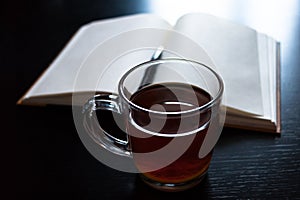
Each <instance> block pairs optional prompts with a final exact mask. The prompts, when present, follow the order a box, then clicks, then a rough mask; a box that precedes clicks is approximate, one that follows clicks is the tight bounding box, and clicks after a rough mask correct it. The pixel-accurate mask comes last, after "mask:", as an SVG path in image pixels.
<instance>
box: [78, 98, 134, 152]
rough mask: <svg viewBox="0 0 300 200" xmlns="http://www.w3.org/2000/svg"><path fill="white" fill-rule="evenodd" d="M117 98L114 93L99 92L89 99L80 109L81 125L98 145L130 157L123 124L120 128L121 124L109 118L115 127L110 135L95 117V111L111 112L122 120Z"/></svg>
mask: <svg viewBox="0 0 300 200" xmlns="http://www.w3.org/2000/svg"><path fill="white" fill-rule="evenodd" d="M118 98H119V97H118V95H116V94H112V93H101V94H96V95H95V96H94V97H92V98H91V99H89V100H88V101H87V103H85V105H84V106H83V110H82V113H83V125H84V129H85V130H86V132H87V133H88V134H89V136H90V137H91V138H92V139H93V140H94V141H95V142H96V143H97V144H98V145H100V146H101V147H103V148H105V149H107V150H109V151H110V152H112V153H114V154H117V155H120V156H126V157H131V152H130V150H129V145H128V137H127V134H126V133H125V132H123V131H122V128H124V127H125V126H123V127H121V128H120V125H122V124H119V123H118V124H117V123H116V122H115V121H114V119H113V120H111V121H112V124H113V126H114V127H116V128H115V130H114V131H116V132H115V133H114V135H112V134H111V133H108V132H107V131H106V130H105V128H103V124H102V125H101V123H100V122H99V120H100V118H99V119H98V117H97V111H103V113H104V112H113V116H114V117H115V116H116V117H119V118H120V119H121V120H118V121H119V122H123V121H124V118H123V117H122V113H121V111H120V107H119V104H118ZM123 130H124V129H123Z"/></svg>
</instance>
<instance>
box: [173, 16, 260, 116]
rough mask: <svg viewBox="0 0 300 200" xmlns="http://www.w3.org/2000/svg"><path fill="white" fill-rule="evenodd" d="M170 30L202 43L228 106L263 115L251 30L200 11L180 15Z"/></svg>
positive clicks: (257, 63)
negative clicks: (221, 81) (217, 73)
mask: <svg viewBox="0 0 300 200" xmlns="http://www.w3.org/2000/svg"><path fill="white" fill-rule="evenodd" d="M174 29H175V30H177V31H179V32H181V33H184V34H185V35H187V36H189V37H190V38H192V39H193V40H194V41H195V42H197V43H198V44H199V45H200V46H202V47H203V48H204V49H205V50H206V51H207V53H208V55H209V56H210V57H211V58H212V60H213V61H214V62H215V65H216V67H217V69H218V71H219V73H220V74H221V76H222V77H223V79H224V82H225V92H226V105H227V106H228V107H232V108H234V109H237V110H241V111H244V112H248V113H252V114H254V115H263V114H264V110H263V101H262V90H261V84H260V81H261V80H260V68H259V59H258V49H257V48H258V47H257V33H256V31H255V30H253V29H250V28H248V27H245V26H242V25H237V24H234V23H231V22H229V21H227V20H223V19H220V18H217V17H214V16H211V15H206V14H200V13H195V14H187V15H184V16H183V17H181V18H180V19H179V20H178V21H177V23H176V25H175V28H174Z"/></svg>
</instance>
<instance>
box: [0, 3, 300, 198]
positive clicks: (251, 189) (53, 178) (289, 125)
mask: <svg viewBox="0 0 300 200" xmlns="http://www.w3.org/2000/svg"><path fill="white" fill-rule="evenodd" d="M151 2H153V1H144V0H131V1H129V0H128V1H125V0H124V1H121V0H119V1H117V0H110V1H104V0H99V1H96V0H94V1H91V0H89V1H79V0H75V1H71V0H52V1H50V0H49V1H42V0H40V1H38V0H36V1H34V0H31V1H11V2H6V3H4V4H3V5H4V6H3V7H2V8H1V15H2V17H1V19H2V20H3V21H2V20H1V21H2V22H1V24H2V27H1V57H0V58H1V60H0V61H1V70H2V73H1V80H2V81H3V84H2V87H3V88H2V89H3V90H2V91H5V92H6V91H7V94H8V95H5V96H7V98H5V100H7V99H8V100H9V101H10V102H12V104H13V105H12V106H15V103H16V101H17V100H18V99H19V98H20V97H21V96H22V95H23V94H24V93H25V92H26V91H27V90H28V88H29V87H30V86H31V85H32V84H33V83H34V81H35V80H36V79H37V78H38V77H39V75H40V74H41V73H42V72H43V71H44V70H45V69H46V68H47V67H48V66H49V64H50V63H51V62H52V61H53V59H54V58H55V57H56V56H57V55H58V54H59V52H60V51H61V49H62V48H63V47H64V46H65V44H66V43H67V42H68V41H69V39H70V38H71V36H72V35H73V34H74V33H75V32H76V31H77V30H78V28H79V27H80V26H81V25H83V24H85V23H88V22H90V21H93V20H98V19H104V18H110V17H115V16H122V15H128V14H134V13H141V12H154V13H156V12H158V11H160V12H162V13H164V12H165V13H168V12H170V11H174V13H175V14H176V10H178V8H177V9H176V7H175V6H174V5H172V6H174V7H175V9H174V8H172V6H170V7H168V6H165V7H157V8H156V7H153V6H151V5H150V4H151ZM161 2H164V1H161ZM174 2H179V1H174ZM184 2H185V4H184V5H185V6H186V7H187V9H189V6H190V9H191V10H193V11H194V10H195V7H196V10H197V9H199V11H202V10H201V9H202V8H203V7H205V5H207V4H206V3H208V2H209V1H199V4H198V5H197V6H198V7H197V6H195V5H191V4H189V1H184ZM230 2H231V3H232V4H233V6H232V7H231V9H229V10H228V14H227V15H226V14H224V13H221V12H220V13H218V11H219V10H220V9H212V7H209V8H210V10H209V9H208V11H210V12H211V13H212V14H218V15H224V17H226V18H229V19H231V20H234V21H236V22H238V23H242V24H245V25H248V26H251V27H253V28H257V29H258V30H260V31H264V32H266V33H267V34H269V35H271V36H273V37H275V38H276V39H277V40H279V41H280V42H281V47H282V56H281V59H282V66H281V67H282V69H281V77H282V80H281V94H282V99H281V100H282V108H281V111H282V132H281V135H274V134H270V133H261V132H253V131H244V130H238V129H229V128H225V129H224V131H223V133H222V136H221V138H220V140H219V142H218V144H217V146H216V149H215V152H214V155H213V160H212V163H211V166H210V169H209V173H208V176H207V177H206V179H205V180H204V181H203V182H202V183H201V184H200V185H199V186H197V187H195V188H193V189H191V190H188V191H185V192H181V193H176V194H175V193H163V192H159V191H155V190H153V189H151V188H149V187H147V186H146V185H144V184H143V183H142V182H141V181H140V180H139V178H138V177H137V176H136V175H135V174H128V173H124V172H119V171H116V170H113V169H111V168H109V167H107V166H104V165H103V164H101V163H100V162H99V161H97V160H96V159H95V158H94V157H93V156H92V155H91V154H89V153H88V151H87V150H86V149H85V147H84V146H83V145H82V143H81V141H80V139H79V137H78V135H77V132H76V129H75V126H74V122H73V119H72V111H71V108H70V107H62V106H49V107H30V106H16V115H15V120H13V119H14V116H11V115H13V114H12V113H13V112H12V109H11V107H10V106H4V109H3V110H4V111H8V116H9V117H8V119H9V120H8V121H3V122H2V123H3V125H4V127H8V129H3V132H2V134H3V135H5V136H7V135H8V136H12V138H10V137H9V139H8V140H6V139H3V143H4V145H2V147H3V148H4V150H3V151H2V152H3V153H4V157H3V158H5V159H7V161H5V162H4V161H3V162H2V163H3V165H7V164H8V169H6V170H3V172H4V175H5V177H7V179H5V180H7V181H5V185H6V187H5V191H6V192H8V193H9V195H10V197H11V198H13V199H14V198H16V197H22V198H26V199H27V198H28V199H35V198H36V199H53V198H60V197H64V198H67V199H141V198H143V199H166V198H190V199H193V198H197V199H300V188H299V185H300V183H299V180H300V123H299V120H300V104H299V101H300V84H299V83H300V78H299V77H300V57H299V55H300V42H299V35H300V14H299V13H300V6H299V1H287V2H286V4H288V3H289V4H291V2H294V4H293V5H291V6H290V7H287V6H286V4H285V2H284V1H257V2H256V3H255V4H254V5H253V6H252V8H250V7H248V6H247V2H250V1H230ZM156 4H157V3H156ZM158 4H159V3H158ZM174 4H175V3H174ZM277 4H278V5H277ZM181 5H182V4H181ZM268 5H270V6H269V7H268ZM221 6H222V5H219V4H218V3H217V2H215V7H213V8H222V7H221ZM223 6H224V5H223ZM263 6H265V7H263ZM164 9H165V10H164ZM272 9H273V10H272ZM205 11H207V10H205ZM276 11H278V12H276ZM279 11H280V12H279ZM259 13H260V15H259ZM272 13H273V14H274V13H275V14H274V16H273V15H271V14H272ZM178 14H179V13H178ZM179 16H180V14H179V15H178V17H179ZM253 16H254V17H255V16H257V20H256V21H255V20H254V21H253V20H252V21H251V20H250V21H249V20H248V19H252V18H251V17H253ZM13 74H16V76H14V75H13ZM12 82H15V83H16V84H15V85H14V84H12ZM14 87H16V96H14V95H13V94H12V91H13V90H14ZM7 105H11V104H7ZM11 119H12V120H11ZM11 130H16V131H13V132H11ZM6 188H7V189H6Z"/></svg>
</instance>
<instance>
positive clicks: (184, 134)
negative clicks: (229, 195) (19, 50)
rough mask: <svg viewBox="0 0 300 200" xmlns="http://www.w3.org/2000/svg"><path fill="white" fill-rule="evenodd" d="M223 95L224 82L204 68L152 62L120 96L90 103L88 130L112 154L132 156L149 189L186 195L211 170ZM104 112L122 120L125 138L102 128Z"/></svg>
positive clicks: (127, 80)
mask: <svg viewBox="0 0 300 200" xmlns="http://www.w3.org/2000/svg"><path fill="white" fill-rule="evenodd" d="M223 90H224V86H223V81H222V78H221V77H220V76H219V75H218V74H217V73H216V72H215V71H214V70H212V69H211V68H210V67H208V66H205V65H204V64H201V63H198V62H195V61H191V60H184V59H163V60H154V61H149V62H146V63H142V64H140V65H138V66H136V67H133V68H132V69H130V70H129V71H127V72H126V73H125V74H124V75H123V76H122V78H121V80H120V81H119V85H118V95H117V94H116V95H105V94H102V95H101V94H100V95H95V96H94V97H93V98H92V99H90V100H89V101H88V102H87V103H86V104H85V106H84V120H85V121H86V124H87V125H86V129H87V132H88V133H89V135H90V136H91V137H92V138H93V139H94V140H95V141H96V142H97V143H99V144H101V146H103V147H105V148H106V149H109V150H110V151H111V152H112V153H115V154H118V155H124V156H129V157H131V158H132V159H133V162H134V164H135V166H136V168H137V169H138V171H139V173H140V176H141V178H142V180H143V181H144V182H145V183H147V184H148V185H150V186H152V187H154V188H156V189H159V190H163V191H182V190H186V189H188V188H191V187H193V186H195V185H197V184H198V183H199V182H200V181H201V180H202V179H203V177H204V175H205V174H206V172H207V170H208V167H209V164H210V160H211V157H212V152H213V148H214V146H215V144H216V142H217V140H218V138H219V136H220V134H221V131H222V127H223V124H224V120H225V110H224V108H223V106H221V105H222V96H223ZM102 110H109V111H112V113H115V114H116V116H118V117H114V120H115V121H116V124H118V125H119V126H120V128H121V129H123V130H124V132H125V133H126V137H125V138H123V139H122V138H118V137H116V136H115V135H114V134H112V133H107V132H106V131H104V129H103V127H101V125H99V122H98V119H97V115H96V114H97V113H96V112H97V111H102ZM120 116H121V117H120ZM95 129H100V130H101V131H100V132H101V133H100V134H103V135H102V136H105V137H99V135H95V134H99V130H98V131H94V130H95ZM99 138H101V139H99ZM103 138H104V139H103Z"/></svg>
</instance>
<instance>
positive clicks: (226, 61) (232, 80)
mask: <svg viewBox="0 0 300 200" xmlns="http://www.w3.org/2000/svg"><path fill="white" fill-rule="evenodd" d="M151 28H152V29H156V30H175V31H176V32H178V33H180V34H182V35H184V36H186V37H187V38H190V39H191V41H192V42H194V43H196V44H197V45H198V46H200V47H201V48H203V51H201V50H199V52H197V51H194V49H192V50H190V52H191V54H190V56H189V55H188V56H187V58H189V59H194V60H197V61H199V62H202V63H204V64H207V65H213V66H216V67H217V69H218V72H219V73H220V74H221V76H222V77H223V79H224V82H225V92H226V102H225V103H226V107H227V115H226V122H225V126H229V127H236V128H242V129H251V130H258V131H266V132H277V133H279V132H280V88H279V86H280V76H279V75H280V68H279V67H280V62H279V57H280V55H279V52H280V51H279V43H278V42H277V41H276V40H274V39H272V38H271V37H268V36H267V35H265V34H262V33H258V32H257V31H255V30H253V29H251V28H249V27H246V26H243V25H239V24H236V23H233V22H231V21H228V20H225V19H221V18H219V17H215V16H211V15H207V14H201V13H190V14H186V15H184V16H182V17H181V18H179V19H178V20H177V22H176V24H175V25H171V24H169V23H168V22H167V21H165V20H164V19H162V18H160V17H159V16H156V15H152V14H138V15H132V16H125V17H118V18H113V19H106V20H99V21H95V22H92V23H89V24H86V25H84V26H83V27H81V28H80V29H79V30H78V31H77V32H76V33H75V35H74V36H73V37H72V38H71V40H70V41H69V42H68V44H67V45H66V46H65V48H64V49H63V50H62V51H61V53H60V54H59V55H58V56H57V58H56V59H55V60H54V61H53V62H52V63H51V65H50V66H49V67H48V68H47V70H45V72H44V73H43V74H42V75H41V76H40V77H39V79H38V80H37V81H36V82H35V83H34V84H33V86H32V87H31V88H30V89H29V90H28V92H27V93H26V94H25V95H24V96H23V97H22V98H21V99H20V100H19V101H18V104H26V105H47V104H57V105H71V104H72V94H74V93H78V94H85V91H87V92H88V91H95V90H97V91H99V92H115V89H116V86H117V83H118V81H119V79H120V78H121V76H122V74H123V73H124V72H125V71H126V70H128V68H126V67H123V66H129V67H133V66H134V65H136V64H139V63H142V62H145V61H147V60H149V59H150V58H151V55H152V54H153V53H154V51H153V48H152V49H151V48H146V47H145V45H144V47H145V48H141V49H140V51H135V52H134V53H132V51H131V52H129V53H125V54H124V51H120V49H122V48H123V49H124V48H125V49H126V48H127V46H128V47H129V46H131V48H132V46H133V47H134V48H135V49H138V48H139V44H140V43H143V42H144V41H147V42H148V41H151V42H152V46H153V47H155V46H156V47H159V46H161V45H163V46H165V45H166V43H164V41H163V40H164V39H166V38H167V36H166V35H164V36H162V37H157V36H155V37H156V38H154V36H153V35H151V34H150V35H136V37H135V40H134V41H130V40H128V39H127V38H126V37H125V36H124V34H123V35H122V34H121V33H129V32H130V31H135V32H134V34H139V30H140V34H144V32H143V31H142V30H145V29H149V30H150V29H151ZM134 34H133V35H134ZM125 35H126V34H125ZM131 36H132V34H131ZM152 36H153V37H152ZM114 38H117V39H115V40H113V39H114ZM153 38H154V39H153ZM167 40H168V42H167V43H168V45H171V46H172V45H174V44H176V45H177V46H180V45H183V47H182V49H183V50H184V51H186V50H187V49H188V48H189V46H186V44H184V42H180V41H179V40H178V38H177V39H176V40H175V39H173V40H172V38H168V39H167ZM108 41H109V42H108ZM147 42H146V43H147ZM163 43H164V44H163ZM146 46H147V45H146ZM150 46H151V45H150ZM184 46H185V47H184ZM204 50H205V52H204ZM95 52H96V53H97V54H98V55H96V54H95ZM206 53H207V54H206ZM114 54H115V55H114ZM194 54H195V55H196V56H193V55H194ZM126 55H127V56H126ZM198 55H200V58H199V56H198ZM201 55H202V57H201ZM203 55H204V56H203ZM206 55H209V58H211V60H210V59H207V57H205V56H206ZM166 57H167V56H166ZM115 58H119V59H115ZM125 58H126V59H125ZM112 59H113V60H112ZM116 60H117V61H116ZM88 64H90V65H93V67H92V68H89V69H88V70H87V69H86V70H84V69H82V67H83V65H85V66H86V65H88ZM78 74H80V75H78ZM99 74H100V75H101V76H102V78H101V80H100V81H99ZM78 76H81V77H82V78H83V79H84V81H81V82H80V83H81V84H80V86H78V85H77V86H74V85H76V84H78V79H79V78H78ZM91 80H92V81H94V82H95V81H96V82H97V86H96V88H95V85H93V84H90V82H91ZM76 81H77V82H76ZM75 82H76V83H75ZM87 98H88V97H87ZM84 100H86V98H85V99H84ZM83 103H84V102H82V104H83ZM79 104H80V103H79Z"/></svg>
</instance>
